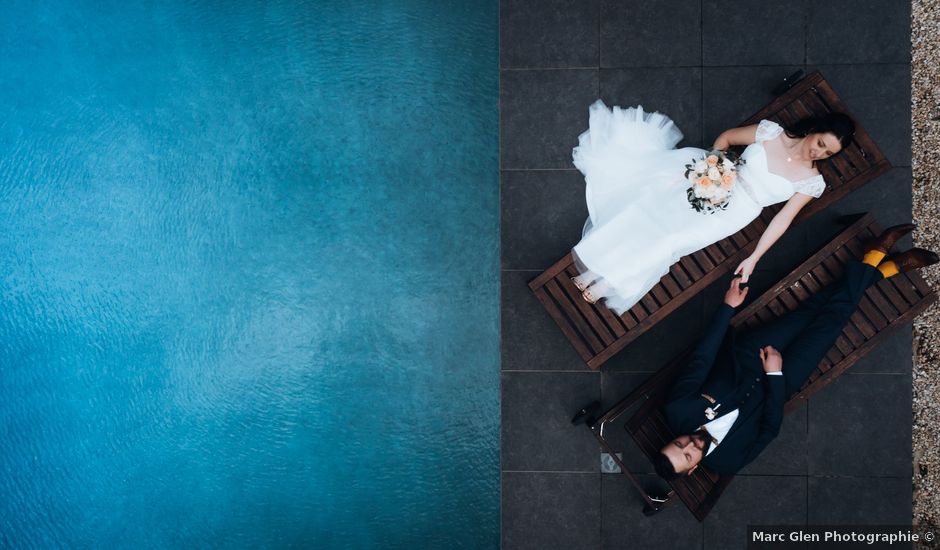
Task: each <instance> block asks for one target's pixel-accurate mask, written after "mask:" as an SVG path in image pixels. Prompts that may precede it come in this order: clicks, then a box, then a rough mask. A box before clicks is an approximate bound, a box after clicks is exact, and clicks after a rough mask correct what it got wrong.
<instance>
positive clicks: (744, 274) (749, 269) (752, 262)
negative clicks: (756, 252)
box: [734, 256, 757, 283]
mask: <svg viewBox="0 0 940 550" xmlns="http://www.w3.org/2000/svg"><path fill="white" fill-rule="evenodd" d="M755 267H757V260H756V259H755V258H754V256H748V257H747V258H745V259H744V261H743V262H741V263H740V264H738V268H737V269H735V270H734V274H735V275H740V276H741V282H742V283H746V282H747V279H748V277H750V276H751V273H754V268H755Z"/></svg>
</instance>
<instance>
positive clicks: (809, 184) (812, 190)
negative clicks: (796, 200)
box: [793, 176, 826, 199]
mask: <svg viewBox="0 0 940 550" xmlns="http://www.w3.org/2000/svg"><path fill="white" fill-rule="evenodd" d="M793 190H794V191H796V192H797V193H803V194H804V195H809V196H811V197H813V198H816V199H818V198H819V197H820V196H822V194H823V191H825V190H826V180H824V179H823V177H822V176H813V177H810V178H806V179H805V180H800V181H798V182H795V183H794V184H793Z"/></svg>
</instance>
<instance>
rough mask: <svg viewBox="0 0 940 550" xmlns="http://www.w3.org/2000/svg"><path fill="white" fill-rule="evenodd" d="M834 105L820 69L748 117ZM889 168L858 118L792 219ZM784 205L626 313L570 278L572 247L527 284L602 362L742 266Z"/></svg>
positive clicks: (580, 346)
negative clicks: (820, 188) (818, 189)
mask: <svg viewBox="0 0 940 550" xmlns="http://www.w3.org/2000/svg"><path fill="white" fill-rule="evenodd" d="M830 111H841V112H845V113H848V109H846V107H845V104H844V103H843V102H842V100H840V99H839V97H838V96H837V95H836V94H835V92H833V91H832V88H831V87H830V86H829V83H827V82H826V80H825V79H824V78H823V77H822V75H821V74H820V73H819V72H814V73H812V74H810V75H809V76H807V77H806V78H804V79H803V80H800V81H799V82H798V83H796V84H795V85H794V86H793V87H792V88H790V89H789V90H788V91H787V92H786V93H784V94H783V95H781V96H780V97H778V98H777V99H776V100H774V101H773V102H772V103H771V104H770V105H768V106H767V107H765V108H764V109H762V110H761V111H759V112H758V113H756V114H754V116H752V117H750V118H749V119H747V120H745V121H744V122H743V125H749V124H755V123H757V122H758V121H760V120H761V119H770V120H775V121H778V122H780V123H782V124H784V125H786V124H790V123H793V122H795V121H797V120H799V119H802V118H804V117H806V116H809V115H818V114H824V113H827V112H830ZM889 168H891V165H890V163H889V162H888V160H887V159H886V158H885V156H884V154H882V153H881V151H879V150H878V148H877V147H876V146H875V144H874V142H872V140H871V138H870V137H869V136H868V134H867V133H866V132H865V130H864V129H863V128H862V127H861V126H860V125H857V126H856V132H855V142H854V143H853V144H852V145H851V146H849V147H846V148H845V150H844V151H842V152H841V153H840V154H838V155H836V156H835V157H833V158H832V159H829V160H828V161H826V162H822V163H820V166H819V171H820V172H821V173H822V175H823V176H824V177H825V180H826V191H825V192H824V193H823V195H822V197H820V198H819V199H816V200H814V201H812V202H810V203H809V204H808V205H807V206H806V207H805V208H803V210H802V211H801V212H800V214H799V216H798V217H797V219H796V220H794V223H796V222H798V221H800V220H803V219H806V218H808V217H809V216H812V215H813V214H815V213H817V212H819V211H821V210H823V209H824V208H826V207H828V206H829V205H831V204H833V203H835V202H836V201H838V200H839V199H841V198H842V197H844V196H846V195H848V194H849V193H851V192H852V191H854V190H856V189H858V188H860V187H861V186H863V185H865V184H866V183H868V182H870V181H871V180H873V179H874V178H876V177H877V176H879V175H881V174H883V173H884V172H886V171H887V170H888V169H889ZM781 206H782V205H775V206H773V207H768V208H765V209H764V211H763V212H762V214H761V216H760V217H759V218H757V219H756V220H754V221H753V222H752V223H751V224H750V225H748V226H747V227H745V228H744V229H742V230H741V231H739V232H738V233H736V234H734V235H732V236H730V237H728V238H726V239H724V240H721V241H719V242H717V243H715V244H713V245H711V246H709V247H707V248H705V249H703V250H700V251H698V252H695V253H693V254H690V255H688V256H685V257H683V258H682V259H680V260H679V261H678V262H677V263H676V264H675V265H673V266H672V267H671V269H670V271H669V273H668V274H666V276H664V277H663V278H662V279H661V280H660V282H659V283H657V284H656V286H654V287H653V288H652V290H650V292H649V293H647V294H646V296H644V297H643V299H642V300H641V301H640V302H639V303H638V304H636V305H635V306H634V307H633V308H632V309H630V310H629V311H627V312H626V313H624V314H623V315H621V316H618V315H617V314H616V313H614V312H612V311H610V310H609V309H607V308H606V307H605V306H604V305H603V304H602V303H598V304H595V305H591V304H588V303H587V302H585V301H584V300H583V299H582V298H581V293H580V292H578V291H577V289H575V288H574V285H572V284H571V281H570V280H569V278H570V277H572V276H574V275H577V271H576V269H575V266H574V264H573V259H572V256H571V254H570V253H569V254H568V255H566V256H565V257H564V258H562V259H561V260H559V261H558V262H556V263H555V265H553V266H552V267H550V268H548V270H546V271H545V272H544V273H542V274H541V275H539V276H538V277H536V278H535V279H533V280H532V281H531V282H530V283H529V288H530V289H531V290H532V292H534V293H535V295H536V297H537V298H538V299H539V301H540V302H541V303H542V305H543V306H544V307H545V309H546V310H547V311H548V313H549V315H551V317H552V319H554V320H555V322H556V323H557V324H558V326H559V327H560V328H561V331H562V332H563V333H564V334H565V336H566V337H567V338H568V340H569V341H570V342H571V344H572V345H573V346H574V348H575V349H576V350H577V352H578V354H579V355H580V356H581V359H582V360H584V362H585V363H587V365H588V366H589V367H590V368H592V369H598V368H600V367H601V365H603V364H604V363H605V362H606V361H607V360H608V359H610V358H611V357H612V356H613V355H614V354H615V353H617V352H618V351H620V350H621V349H623V348H624V346H626V345H627V344H629V343H630V342H632V341H633V340H635V339H636V338H637V337H638V336H640V335H641V334H643V333H644V332H646V331H647V330H649V329H650V328H651V327H652V326H653V325H655V324H656V323H658V322H659V321H660V320H661V319H663V318H664V317H666V316H667V315H669V314H670V313H671V312H673V311H674V310H676V309H677V308H678V307H679V306H681V305H682V304H684V303H685V302H687V301H688V300H689V299H690V298H692V297H693V296H695V295H696V294H697V293H698V292H699V291H700V290H702V289H704V288H705V287H707V286H708V285H709V284H711V283H712V282H713V281H715V280H716V279H717V278H718V277H720V276H722V275H724V274H725V273H727V272H728V271H730V270H732V269H734V268H735V267H737V265H738V264H739V263H740V262H741V260H743V259H744V258H746V257H747V255H748V254H750V253H751V251H752V250H754V247H755V246H757V241H758V239H759V238H760V235H761V233H762V232H763V231H764V228H765V227H767V224H768V223H769V222H770V220H771V219H772V218H773V216H774V215H775V214H776V213H777V211H778V210H779V209H780V207H781Z"/></svg>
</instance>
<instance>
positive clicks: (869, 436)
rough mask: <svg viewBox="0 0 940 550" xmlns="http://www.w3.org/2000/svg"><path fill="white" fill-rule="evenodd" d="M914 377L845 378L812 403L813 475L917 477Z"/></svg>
mask: <svg viewBox="0 0 940 550" xmlns="http://www.w3.org/2000/svg"><path fill="white" fill-rule="evenodd" d="M911 423H912V413H911V377H910V376H908V375H895V374H853V373H852V371H849V373H846V374H843V375H842V376H841V377H839V379H838V380H836V381H835V382H833V383H831V384H830V385H828V386H826V388H825V389H824V390H823V391H821V392H819V393H818V394H816V395H815V396H813V398H812V399H811V400H810V402H809V451H808V455H809V473H810V475H816V476H826V475H836V476H875V475H877V476H908V477H910V474H911V460H912V459H911V429H910V426H911Z"/></svg>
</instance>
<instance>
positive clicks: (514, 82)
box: [499, 69, 597, 169]
mask: <svg viewBox="0 0 940 550" xmlns="http://www.w3.org/2000/svg"><path fill="white" fill-rule="evenodd" d="M596 99H597V70H596V69H565V70H531V71H502V72H501V78H500V93H499V103H500V109H499V119H500V132H499V137H500V161H501V168H503V169H525V168H571V167H572V164H571V149H572V148H574V147H575V146H576V145H577V144H578V136H579V135H581V133H582V132H584V131H585V130H586V129H587V127H588V107H589V106H590V105H591V103H593V102H594V101H595V100H596Z"/></svg>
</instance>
